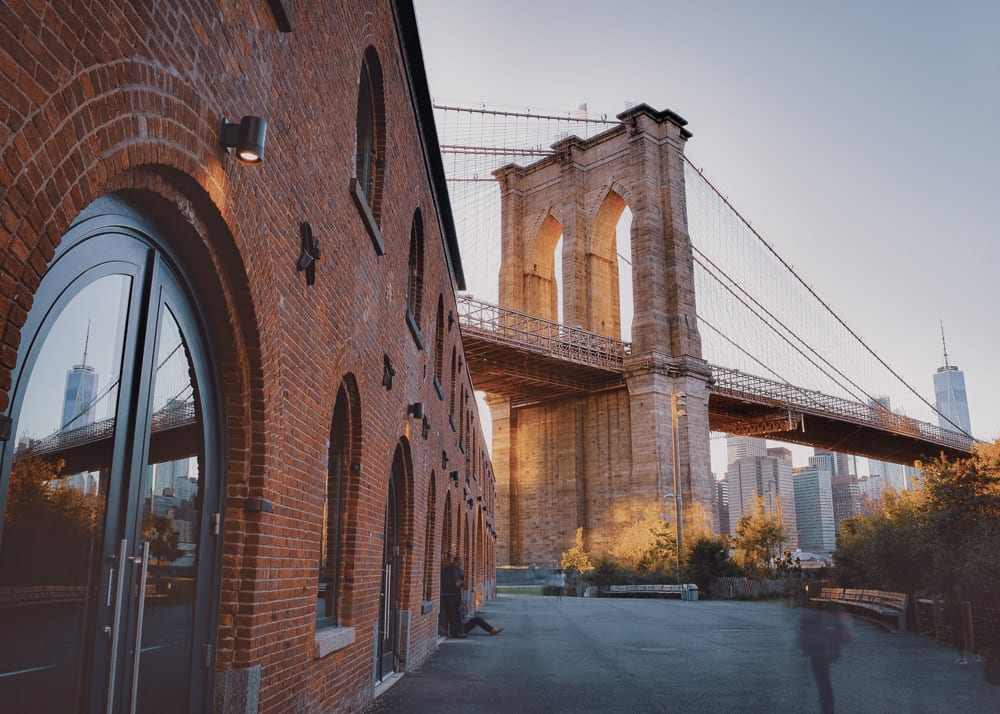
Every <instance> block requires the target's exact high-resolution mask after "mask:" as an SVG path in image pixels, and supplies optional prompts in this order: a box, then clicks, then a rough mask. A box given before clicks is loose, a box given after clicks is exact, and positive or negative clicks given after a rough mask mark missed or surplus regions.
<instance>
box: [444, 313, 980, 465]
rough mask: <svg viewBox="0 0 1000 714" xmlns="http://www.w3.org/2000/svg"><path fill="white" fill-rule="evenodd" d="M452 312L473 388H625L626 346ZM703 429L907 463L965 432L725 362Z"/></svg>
mask: <svg viewBox="0 0 1000 714" xmlns="http://www.w3.org/2000/svg"><path fill="white" fill-rule="evenodd" d="M459 318H460V325H461V328H462V335H463V341H464V344H465V352H466V358H467V359H468V365H469V370H470V371H471V373H472V377H473V382H474V385H475V387H476V389H479V390H483V391H485V392H486V393H488V394H498V395H502V396H505V397H508V398H509V399H511V401H512V406H514V407H515V408H516V407H524V406H528V405H530V404H535V403H538V402H542V401H547V400H552V399H559V398H565V397H572V396H581V395H584V394H591V393H595V392H599V391H606V390H609V389H625V375H626V370H627V357H628V356H629V355H630V354H631V348H630V345H628V344H627V343H624V342H621V341H619V340H615V339H612V338H609V337H603V336H601V335H596V334H594V333H591V332H588V331H586V330H583V329H580V328H577V327H570V326H566V325H561V324H560V323H557V322H553V321H551V320H543V319H542V318H537V317H533V316H531V315H526V314H524V313H519V312H516V311H513V310H506V309H504V308H501V307H498V306H496V305H492V304H489V303H484V302H481V301H478V300H474V299H472V298H469V297H463V298H460V300H459ZM711 370H712V376H713V380H714V384H713V385H712V392H711V395H710V397H709V427H710V428H711V429H712V430H713V431H720V432H726V433H730V434H742V435H753V436H760V437H765V438H769V439H775V440H778V441H786V442H790V443H793V444H803V445H807V446H818V447H820V448H825V449H831V450H836V451H844V452H848V453H854V454H861V455H864V456H869V457H872V458H876V459H880V460H884V461H893V462H898V463H908V462H912V461H914V460H916V459H921V458H927V457H930V456H936V455H937V454H938V453H941V452H943V453H945V454H946V455H948V456H949V457H953V458H961V457H964V456H968V455H969V453H970V450H971V446H972V440H971V439H969V438H968V437H965V436H963V435H960V434H956V433H954V432H951V431H948V430H946V429H942V428H940V427H938V426H935V425H933V424H928V423H926V422H921V421H918V420H916V419H911V418H909V417H905V416H902V415H899V414H895V413H893V412H891V411H889V410H887V409H884V408H882V407H880V406H875V407H871V406H868V405H866V404H863V403H861V402H857V401H852V400H849V399H843V398H841V397H835V396H832V395H828V394H823V393H821V392H817V391H814V390H809V389H804V388H801V387H796V386H794V385H790V384H785V383H782V382H776V381H773V380H769V379H764V378H762V377H757V376H754V375H750V374H746V373H743V372H739V371H736V370H731V369H727V368H724V367H717V366H714V365H713V366H711Z"/></svg>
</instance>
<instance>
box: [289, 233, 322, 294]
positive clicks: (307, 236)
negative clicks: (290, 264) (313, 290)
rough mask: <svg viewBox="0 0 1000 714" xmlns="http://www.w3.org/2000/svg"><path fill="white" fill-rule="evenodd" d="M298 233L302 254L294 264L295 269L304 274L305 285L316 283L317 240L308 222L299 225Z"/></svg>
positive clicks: (318, 255) (318, 252)
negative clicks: (300, 239)
mask: <svg viewBox="0 0 1000 714" xmlns="http://www.w3.org/2000/svg"><path fill="white" fill-rule="evenodd" d="M299 233H300V234H301V236H302V252H301V253H299V259H298V261H296V263H295V269H296V270H297V271H299V272H302V271H303V270H304V271H305V272H306V285H312V284H313V283H315V282H316V261H317V260H319V258H320V250H319V238H317V237H316V236H314V235H313V230H312V226H311V225H309V222H308V221H303V222H302V223H300V224H299Z"/></svg>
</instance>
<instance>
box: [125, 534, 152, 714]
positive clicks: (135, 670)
mask: <svg viewBox="0 0 1000 714" xmlns="http://www.w3.org/2000/svg"><path fill="white" fill-rule="evenodd" d="M130 560H133V562H135V563H137V564H138V565H139V613H138V615H137V616H136V619H135V654H133V655H132V703H131V704H130V705H129V712H130V713H131V714H135V700H136V697H137V696H138V695H139V655H140V651H139V648H140V647H141V645H142V616H143V614H144V613H145V612H146V574H147V573H148V572H149V541H148V540H146V541H143V542H142V556H141V557H140V558H139V559H138V560H136V559H134V558H131V559H130Z"/></svg>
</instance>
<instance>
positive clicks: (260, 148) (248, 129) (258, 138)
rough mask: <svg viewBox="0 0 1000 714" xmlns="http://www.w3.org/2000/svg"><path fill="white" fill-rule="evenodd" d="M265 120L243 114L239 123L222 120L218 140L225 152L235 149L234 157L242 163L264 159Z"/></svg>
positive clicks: (255, 162) (257, 161) (253, 162)
mask: <svg viewBox="0 0 1000 714" xmlns="http://www.w3.org/2000/svg"><path fill="white" fill-rule="evenodd" d="M266 138H267V122H266V121H264V120H263V119H261V118H260V117H255V116H245V117H243V118H242V119H240V122H239V124H236V123H234V122H230V121H227V120H226V119H223V120H222V129H221V131H220V132H219V141H220V142H222V145H223V146H224V147H226V153H229V152H230V151H231V150H232V149H236V159H237V160H238V161H240V162H241V163H244V164H259V163H260V162H262V161H263V160H264V141H265V140H266Z"/></svg>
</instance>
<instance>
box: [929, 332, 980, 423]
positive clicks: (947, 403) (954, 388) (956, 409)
mask: <svg viewBox="0 0 1000 714" xmlns="http://www.w3.org/2000/svg"><path fill="white" fill-rule="evenodd" d="M941 346H942V347H943V348H944V366H943V367H938V369H937V372H936V373H935V375H934V399H935V400H936V404H935V405H934V407H935V408H936V409H937V410H938V426H940V427H941V428H942V429H948V430H949V431H957V432H963V433H965V434H968V435H969V436H971V435H972V424H971V422H970V421H969V400H968V398H967V396H966V393H965V373H963V372H962V370H960V369H959V368H958V367H956V366H955V365H953V364H948V346H947V345H946V344H945V342H944V325H943V324H942V325H941Z"/></svg>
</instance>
